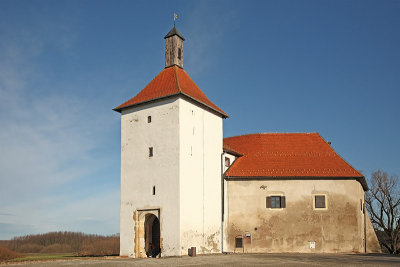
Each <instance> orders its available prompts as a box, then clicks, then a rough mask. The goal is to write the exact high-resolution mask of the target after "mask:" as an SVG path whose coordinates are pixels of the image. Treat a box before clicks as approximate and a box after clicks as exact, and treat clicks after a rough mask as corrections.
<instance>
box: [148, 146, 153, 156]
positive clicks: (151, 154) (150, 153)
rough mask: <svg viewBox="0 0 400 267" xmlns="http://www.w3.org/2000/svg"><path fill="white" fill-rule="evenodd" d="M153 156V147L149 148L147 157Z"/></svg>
mask: <svg viewBox="0 0 400 267" xmlns="http://www.w3.org/2000/svg"><path fill="white" fill-rule="evenodd" d="M152 156H153V147H149V157H152Z"/></svg>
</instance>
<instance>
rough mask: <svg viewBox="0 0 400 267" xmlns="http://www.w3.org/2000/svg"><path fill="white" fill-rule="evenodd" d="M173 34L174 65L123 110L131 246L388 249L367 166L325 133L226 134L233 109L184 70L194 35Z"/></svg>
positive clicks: (142, 249)
mask: <svg viewBox="0 0 400 267" xmlns="http://www.w3.org/2000/svg"><path fill="white" fill-rule="evenodd" d="M164 38H165V68H164V69H163V70H162V71H161V72H160V73H159V74H158V75H157V76H156V77H155V78H154V79H153V80H152V81H151V82H150V83H149V84H148V85H147V86H146V87H145V88H144V89H143V90H142V91H140V92H139V93H138V94H137V95H136V96H135V97H133V98H131V99H129V100H128V101H126V102H125V103H123V104H121V105H119V106H118V107H116V108H115V109H114V110H115V111H117V112H120V113H121V206H120V255H121V256H129V257H148V256H151V254H152V253H153V252H154V251H156V254H159V253H161V254H159V255H162V256H180V255H187V253H188V248H191V247H196V250H197V253H201V254H207V253H221V252H248V253H251V252H255V253H257V252H346V253H348V252H357V253H364V252H378V251H380V248H379V243H378V241H377V238H376V236H375V233H374V230H373V228H372V225H371V223H370V220H369V218H368V214H367V212H365V208H364V192H365V191H366V190H368V187H367V184H366V181H365V178H364V176H363V175H362V174H360V173H359V172H357V171H356V170H355V169H354V168H353V167H352V166H350V165H349V164H348V163H347V162H346V161H344V160H343V159H342V158H341V157H340V156H339V155H338V154H337V153H336V152H335V151H334V150H333V149H332V148H331V146H330V145H329V144H328V143H327V142H325V140H324V139H323V138H322V137H321V136H320V135H319V134H318V133H290V134H286V133H283V134H276V133H274V134H268V133H261V134H252V135H242V136H236V137H230V138H225V139H224V138H223V130H222V128H223V127H222V126H223V125H222V124H223V119H226V118H228V115H227V114H226V113H225V112H224V111H223V110H221V109H220V108H219V107H218V106H216V105H215V104H214V103H213V102H211V101H210V100H209V99H208V98H207V97H206V96H205V95H204V93H203V92H202V91H201V90H200V88H199V87H198V86H197V85H196V84H195V83H194V82H193V80H192V79H191V78H190V77H189V75H188V74H187V73H186V71H185V70H184V69H183V42H184V40H185V39H184V37H183V36H182V34H181V33H180V32H179V31H178V29H177V28H176V27H175V26H174V27H173V28H172V30H171V31H170V32H169V33H168V34H167V35H166V36H165V37H164ZM153 256H154V255H153Z"/></svg>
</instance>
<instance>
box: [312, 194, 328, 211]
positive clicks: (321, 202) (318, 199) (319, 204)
mask: <svg viewBox="0 0 400 267" xmlns="http://www.w3.org/2000/svg"><path fill="white" fill-rule="evenodd" d="M315 208H316V209H325V208H326V203H325V196H324V195H319V196H318V195H317V196H315Z"/></svg>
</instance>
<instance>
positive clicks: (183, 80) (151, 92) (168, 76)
mask: <svg viewBox="0 0 400 267" xmlns="http://www.w3.org/2000/svg"><path fill="white" fill-rule="evenodd" d="M174 95H184V96H186V97H189V98H191V99H193V100H195V101H196V102H198V103H200V104H202V105H204V106H206V107H208V108H210V109H212V110H214V111H216V112H217V113H219V114H221V115H222V117H224V118H227V117H228V115H227V114H226V113H225V112H223V111H222V110H221V109H220V108H219V107H217V106H216V105H215V104H214V103H212V102H211V101H210V100H209V99H208V98H207V97H206V96H205V94H204V93H203V92H202V91H201V90H200V88H199V87H198V86H197V85H196V84H195V83H194V82H193V80H192V79H191V78H190V77H189V75H188V74H187V73H186V71H184V70H183V69H181V68H179V67H177V66H172V67H168V68H165V69H164V70H163V71H161V72H160V73H159V74H158V75H157V76H156V77H155V78H154V79H153V80H152V81H151V82H150V83H149V84H148V85H147V86H146V87H145V88H144V89H143V90H142V91H140V92H139V93H138V94H137V95H136V96H135V97H133V98H131V99H129V100H128V101H126V102H125V103H123V104H121V105H119V106H118V107H116V108H114V110H115V111H118V112H121V110H122V109H124V108H127V107H131V106H135V105H138V104H141V103H145V102H149V101H153V100H156V99H162V98H165V97H169V96H174Z"/></svg>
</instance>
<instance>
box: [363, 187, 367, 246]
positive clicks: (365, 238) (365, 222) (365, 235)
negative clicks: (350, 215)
mask: <svg viewBox="0 0 400 267" xmlns="http://www.w3.org/2000/svg"><path fill="white" fill-rule="evenodd" d="M363 203H364V204H363V213H364V253H367V216H366V215H367V214H366V213H365V193H364V201H363Z"/></svg>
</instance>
